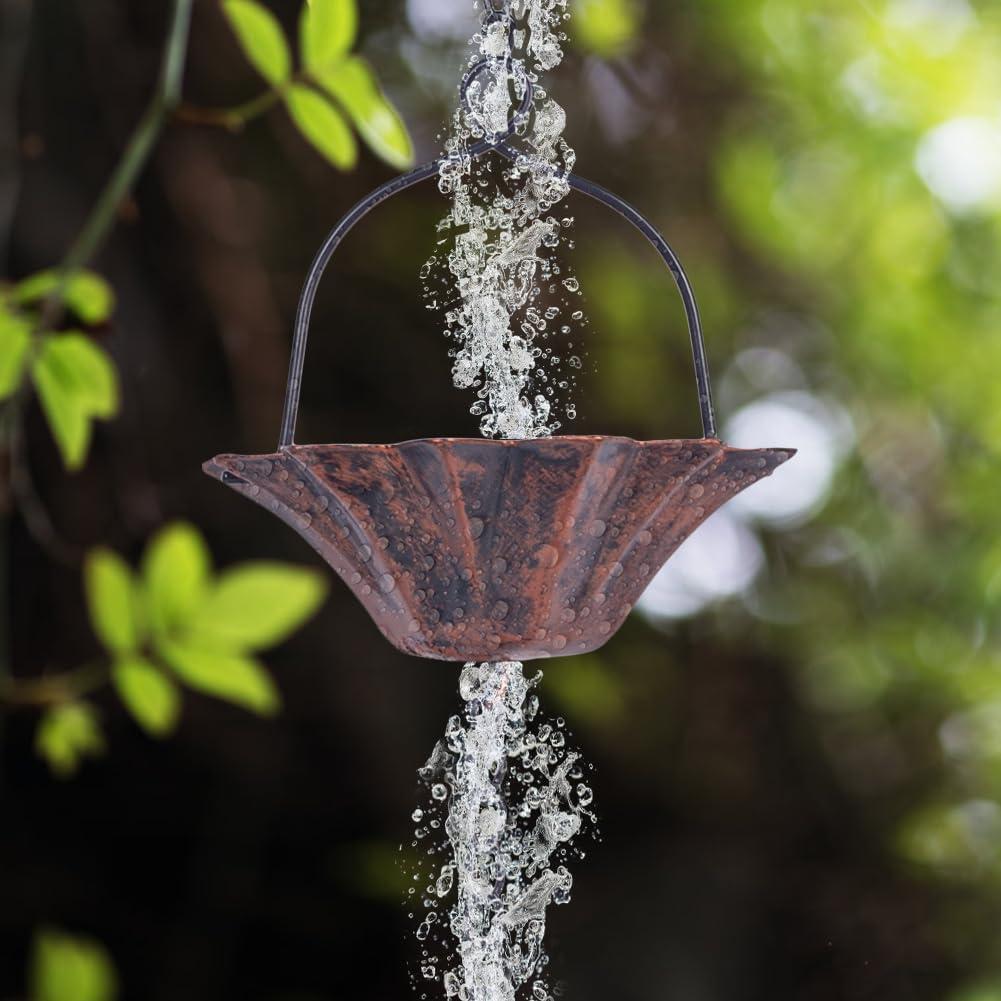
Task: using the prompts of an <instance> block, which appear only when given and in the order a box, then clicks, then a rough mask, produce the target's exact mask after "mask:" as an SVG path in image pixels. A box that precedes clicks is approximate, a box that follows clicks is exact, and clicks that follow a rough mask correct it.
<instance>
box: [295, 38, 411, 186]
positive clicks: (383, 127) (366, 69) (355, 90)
mask: <svg viewBox="0 0 1001 1001" xmlns="http://www.w3.org/2000/svg"><path fill="white" fill-rule="evenodd" d="M314 77H315V79H316V81H317V83H319V84H320V86H322V87H323V88H324V90H326V91H327V93H329V94H330V95H332V96H333V97H335V98H336V99H337V100H338V101H339V102H340V103H341V105H343V107H344V109H345V110H346V111H347V113H348V115H349V116H350V117H351V121H352V122H354V125H355V128H356V129H358V132H359V134H360V135H361V137H362V138H363V139H364V140H365V142H366V143H368V145H369V147H370V148H371V150H372V152H374V153H375V154H376V155H377V156H379V157H381V158H382V159H383V160H385V161H386V163H388V164H390V165H391V166H393V167H396V168H397V169H399V170H404V169H406V168H407V167H411V166H413V163H414V145H413V142H411V139H410V134H409V133H408V132H407V127H406V125H404V124H403V119H402V118H400V115H399V113H398V112H397V110H396V109H395V108H394V107H393V106H392V104H390V103H389V101H388V99H387V98H386V96H385V94H383V92H382V90H381V89H380V88H379V83H378V81H377V80H376V78H375V74H374V73H373V72H372V69H371V67H370V66H369V65H368V63H366V62H365V60H364V59H361V58H359V57H357V56H353V57H351V58H350V59H346V60H344V61H343V62H341V63H338V64H337V65H336V66H333V67H330V68H329V69H324V70H317V71H316V72H315V73H314Z"/></svg>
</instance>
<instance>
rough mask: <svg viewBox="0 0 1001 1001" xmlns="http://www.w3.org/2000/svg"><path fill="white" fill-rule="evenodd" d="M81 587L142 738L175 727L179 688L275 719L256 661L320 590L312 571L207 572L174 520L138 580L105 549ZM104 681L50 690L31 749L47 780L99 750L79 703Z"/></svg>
mask: <svg viewBox="0 0 1001 1001" xmlns="http://www.w3.org/2000/svg"><path fill="white" fill-rule="evenodd" d="M84 584H85V592H86V597H87V608H88V610H89V612H90V621H91V626H92V627H93V630H94V633H95V634H96V636H97V638H98V639H99V640H100V642H101V644H102V646H103V647H104V648H105V650H106V651H107V654H108V657H109V661H110V678H111V681H112V682H113V684H114V687H115V689H116V691H117V692H118V695H119V697H120V699H121V700H122V703H123V704H124V706H125V708H126V709H127V710H128V711H129V712H130V713H131V714H132V716H133V718H134V719H135V720H136V722H137V723H138V724H139V725H140V726H141V727H142V728H143V729H144V730H145V731H146V732H147V733H148V734H150V735H151V736H153V737H164V736H167V735H168V734H170V733H171V732H172V731H173V729H174V727H175V726H176V725H177V721H178V718H179V715H180V709H181V696H180V691H179V688H178V686H179V685H186V686H187V687H189V688H191V689H193V690H194V691H198V692H201V693H203V694H206V695H213V696H215V697H217V698H220V699H224V700H226V701H227V702H231V703H233V704H235V705H238V706H241V707H242V708H244V709H248V710H250V711H251V712H255V713H259V714H261V715H270V714H272V713H275V712H277V711H278V708H279V705H280V698H279V695H278V690H277V688H276V687H275V684H274V682H273V681H272V680H271V677H270V675H269V674H268V673H267V671H266V669H265V668H264V666H263V664H261V663H260V661H258V660H257V658H256V656H255V654H256V653H257V652H259V651H261V650H263V649H267V648H268V647H272V646H274V645H276V644H278V643H281V642H282V641H283V640H284V639H286V638H287V637H288V636H289V635H290V634H291V633H293V632H294V631H295V630H296V629H297V628H298V627H299V626H300V625H301V624H302V623H303V622H304V621H305V620H306V619H308V618H309V617H310V616H312V615H313V614H314V613H315V612H316V610H317V608H318V607H319V605H320V603H321V602H322V601H323V599H324V597H325V595H326V582H325V580H324V578H323V577H322V576H321V575H320V574H319V573H317V572H315V571H312V570H306V569H302V568H297V567H293V566H286V565H284V564H280V563H248V564H245V565H243V566H239V567H234V568H232V569H229V570H225V571H223V572H222V573H220V574H218V575H215V574H214V573H213V571H212V562H211V557H210V556H209V552H208V549H207V547H206V545H205V542H204V540H203V539H202V537H201V535H200V534H199V533H198V531H197V530H196V529H195V528H193V527H192V526H191V525H187V524H183V523H177V524H174V525H169V526H167V527H166V528H165V529H163V530H162V531H161V532H160V533H159V534H158V535H157V536H156V537H155V538H154V539H153V540H152V541H151V542H150V544H149V546H148V547H147V549H146V553H145V555H144V557H143V561H142V569H141V572H140V573H139V574H136V573H134V572H133V570H132V569H131V567H129V565H128V564H127V563H126V562H125V561H124V560H123V559H121V557H119V556H118V555H117V554H116V553H113V552H111V551H110V550H107V549H103V548H98V549H94V550H92V551H91V552H90V553H89V554H88V556H87V559H86V562H85V565H84ZM104 680H105V674H104V672H102V671H101V670H100V669H98V670H97V671H96V672H95V670H94V669H92V668H82V669H80V671H78V672H76V673H75V674H69V675H67V676H65V677H64V678H63V679H62V680H61V681H58V680H57V681H56V683H55V687H54V688H53V687H52V682H50V683H49V684H50V691H52V692H53V693H54V694H52V695H51V696H50V698H51V699H52V700H53V701H55V703H56V704H55V705H54V706H53V707H52V708H51V709H49V710H48V711H47V712H46V713H45V714H44V715H43V716H42V718H41V721H40V722H39V726H38V737H37V741H36V746H37V748H38V751H39V753H40V754H42V755H43V756H44V757H45V758H46V759H47V760H48V762H49V764H50V766H51V767H52V770H53V771H54V772H55V773H56V774H57V775H60V776H67V775H71V774H72V773H73V772H74V771H76V769H77V767H78V766H79V764H80V762H81V760H82V758H84V757H85V756H87V755H94V754H99V753H100V752H101V751H102V750H103V748H104V742H103V738H102V736H101V729H100V725H99V722H98V719H97V716H96V713H95V711H94V710H93V709H92V708H91V707H90V706H89V705H88V704H87V703H85V702H82V701H80V700H79V697H78V696H79V695H80V694H83V693H85V692H86V691H88V690H89V689H90V688H92V687H94V686H95V685H96V684H100V683H101V682H103V681H104ZM60 684H61V685H62V687H61V688H60V687H59V686H60Z"/></svg>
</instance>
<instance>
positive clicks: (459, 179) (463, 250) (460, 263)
mask: <svg viewBox="0 0 1001 1001" xmlns="http://www.w3.org/2000/svg"><path fill="white" fill-rule="evenodd" d="M567 5H568V0H506V2H505V3H504V4H503V9H502V10H498V9H496V4H495V3H494V2H493V0H484V6H485V7H486V8H487V11H488V13H487V14H486V16H485V17H484V22H483V26H482V28H481V29H480V31H479V32H478V33H477V34H476V35H475V36H474V38H473V46H474V53H473V55H472V56H471V57H470V68H472V67H474V66H478V67H479V68H478V69H477V70H476V72H475V73H474V74H473V76H472V79H471V80H470V81H469V86H468V88H467V90H466V94H465V101H464V102H462V103H461V104H460V107H459V109H458V110H457V111H456V113H455V115H454V117H453V120H452V129H451V134H450V136H449V139H448V142H447V144H446V152H447V153H448V154H449V155H448V157H447V158H446V159H444V160H443V162H442V166H441V170H440V173H439V178H438V186H439V188H440V189H441V191H442V193H444V194H446V195H448V196H449V198H450V201H451V205H450V209H449V212H448V214H447V215H446V216H445V218H444V219H443V220H442V221H441V223H440V224H439V226H438V231H439V234H440V240H439V244H438V247H439V250H438V252H437V253H436V254H435V256H433V257H432V258H431V260H430V261H428V262H427V264H425V266H424V268H423V269H422V271H421V278H422V279H423V280H424V282H425V286H424V288H425V297H426V300H427V305H428V308H431V309H441V308H444V310H445V321H446V330H445V333H446V336H448V337H450V338H451V339H453V340H454V341H455V342H456V346H455V347H454V348H453V349H452V350H451V351H450V356H451V357H452V358H453V359H454V361H453V366H452V378H453V382H454V383H455V385H456V386H457V387H459V388H461V389H474V390H476V396H477V400H476V402H475V403H474V404H473V405H472V407H471V408H470V410H471V412H472V413H473V414H475V415H477V416H479V417H480V432H481V433H482V434H483V435H484V436H486V437H503V438H537V437H542V436H545V435H550V434H553V433H554V432H555V431H556V430H557V429H558V428H560V427H561V421H560V419H559V418H560V416H565V417H566V418H569V419H573V418H574V417H575V416H576V409H575V407H574V404H573V402H572V400H570V399H568V398H566V395H565V394H566V393H567V392H568V391H570V390H571V389H572V388H573V386H574V382H575V380H574V373H575V372H576V371H577V370H579V369H580V368H581V367H582V362H581V360H580V358H579V357H578V356H577V355H572V356H570V357H569V358H568V359H567V363H566V364H567V366H568V368H569V369H570V371H569V372H567V373H565V374H564V373H562V372H561V368H562V366H563V361H562V359H561V358H560V355H559V352H558V351H556V350H554V348H553V346H552V344H551V343H550V344H546V343H545V342H546V341H548V340H549V339H550V338H551V337H552V336H553V335H554V334H559V335H562V336H563V337H564V338H566V337H567V336H568V335H571V334H572V333H573V331H574V327H575V326H576V327H577V328H578V329H579V328H580V327H581V326H583V325H584V324H586V320H585V318H584V312H583V310H582V309H581V308H580V302H579V298H580V296H581V292H580V285H579V282H578V281H577V278H576V277H575V276H574V274H573V272H572V271H571V270H569V268H568V267H567V266H566V265H565V264H564V263H561V262H560V261H559V260H558V259H557V256H556V253H557V251H558V250H559V249H560V248H561V247H565V248H566V249H572V248H573V244H572V242H571V241H570V240H569V239H568V232H569V230H570V229H571V228H572V226H573V219H572V218H570V217H569V216H562V217H560V215H559V214H557V213H555V212H554V210H555V209H557V208H558V207H559V205H560V203H561V202H562V201H563V200H564V199H565V198H566V196H567V194H568V193H569V190H570V188H569V184H568V183H567V181H566V175H567V174H568V173H569V172H570V171H571V170H572V169H573V166H574V161H575V154H574V151H573V150H572V149H571V148H570V146H569V145H568V144H567V142H566V140H565V139H564V138H563V130H564V128H565V126H566V115H565V113H564V111H563V109H562V108H561V107H560V106H559V104H557V103H556V101H554V100H553V99H552V98H551V97H549V96H548V94H547V93H546V92H545V90H544V89H543V88H542V86H541V83H540V78H541V74H542V73H543V72H545V71H549V70H552V69H554V68H555V67H556V66H558V65H559V64H560V62H561V61H562V59H563V48H562V44H563V42H564V41H565V40H566V36H565V34H564V33H563V30H562V26H563V23H564V22H565V21H566V20H567V18H568V17H569V14H568V13H567ZM529 88H531V90H532V97H533V101H532V112H531V115H530V116H528V117H527V118H526V119H525V120H524V121H520V120H519V121H518V126H517V128H516V130H515V136H514V137H512V138H511V140H510V142H511V143H512V144H513V145H514V146H516V147H517V149H518V150H519V152H518V153H517V154H516V155H515V156H514V157H513V159H511V160H508V159H504V158H502V157H501V156H500V155H499V154H494V155H492V156H491V157H484V158H473V157H472V156H471V155H470V148H471V146H472V145H473V144H475V143H477V142H480V141H482V140H488V141H491V142H497V141H498V140H499V138H500V137H502V136H505V135H506V134H507V133H508V131H509V129H510V127H511V123H512V122H513V121H515V120H516V119H517V114H518V109H519V108H521V107H522V106H523V105H524V103H525V99H526V97H527V96H528V91H529ZM443 303H444V306H442V304H443ZM568 347H570V348H572V347H573V344H572V343H569V344H568ZM561 408H562V413H561V412H560V410H561ZM541 677H542V675H541V673H540V674H538V675H536V676H535V677H533V678H532V679H526V677H525V674H524V670H523V667H522V665H521V664H519V663H517V662H503V663H488V664H475V663H471V664H467V665H466V666H465V668H464V670H463V671H462V674H461V677H460V679H459V692H460V695H461V696H462V698H463V700H464V701H465V709H464V712H463V714H462V715H461V716H453V717H452V718H451V719H450V720H449V722H448V726H447V727H446V730H445V737H444V739H443V740H441V741H439V742H438V744H437V745H436V747H435V749H434V751H433V752H432V754H431V757H430V758H429V759H428V761H427V763H426V764H425V765H424V766H423V767H422V768H421V769H420V771H419V774H420V777H421V780H422V782H423V783H424V785H425V786H426V790H427V797H426V801H425V803H424V805H422V806H421V807H419V808H418V809H416V810H415V811H414V813H413V817H412V819H413V821H414V823H415V824H416V825H417V826H416V828H415V830H414V841H413V847H414V848H417V849H423V852H422V855H421V861H420V863H419V864H418V866H417V868H416V870H415V871H413V872H412V873H411V876H412V879H413V882H414V885H413V886H412V887H411V890H410V896H411V897H418V899H420V900H421V904H422V906H421V907H415V908H414V909H413V910H412V911H411V912H410V914H411V917H412V918H413V920H414V921H415V923H416V924H417V927H416V931H415V935H416V938H417V940H418V942H419V943H420V948H421V961H420V969H419V973H418V972H415V975H414V984H415V987H416V988H417V989H418V992H419V993H420V996H421V997H422V998H428V997H429V996H430V995H429V993H428V991H429V990H430V991H433V992H434V993H435V995H436V996H440V991H444V995H445V997H446V998H457V999H458V1001H514V999H515V998H516V996H517V995H518V994H519V992H520V991H522V990H523V989H524V990H526V991H530V992H531V997H532V998H533V999H534V1001H552V999H553V993H552V991H551V988H550V986H549V983H548V981H547V978H546V968H547V965H548V962H549V960H548V957H547V955H546V951H545V948H544V937H545V932H546V917H547V913H548V910H549V907H550V905H552V904H557V905H559V904H565V903H567V902H568V901H569V899H570V892H571V888H572V886H573V876H572V875H571V873H570V870H569V868H568V866H567V863H568V862H569V861H571V859H573V858H582V857H583V855H584V852H583V851H582V850H581V849H580V848H579V847H577V845H578V841H579V838H580V835H581V833H582V832H583V831H585V830H587V831H590V832H591V833H592V834H595V835H596V833H597V832H596V826H595V823H596V822H595V816H594V813H593V812H592V811H591V809H590V805H591V802H592V800H593V792H592V790H591V787H590V786H589V785H588V784H587V783H586V782H585V781H584V776H585V772H586V771H587V770H588V769H589V768H590V766H585V765H584V764H583V763H582V761H581V759H580V755H579V753H578V752H576V751H574V750H570V749H568V747H567V735H566V729H565V724H564V721H563V720H562V719H557V720H556V721H555V724H554V723H550V722H546V721H544V720H543V719H542V718H541V717H540V716H539V699H538V696H537V695H536V694H534V692H533V689H534V687H535V686H536V685H537V684H538V682H539V679H540V678H541ZM420 887H423V893H421V892H420V889H419V888H420Z"/></svg>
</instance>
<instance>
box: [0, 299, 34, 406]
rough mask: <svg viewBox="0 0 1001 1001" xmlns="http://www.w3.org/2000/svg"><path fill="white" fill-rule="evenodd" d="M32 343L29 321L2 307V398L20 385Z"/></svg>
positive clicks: (0, 370)
mask: <svg viewBox="0 0 1001 1001" xmlns="http://www.w3.org/2000/svg"><path fill="white" fill-rule="evenodd" d="M30 344H31V325H30V324H29V323H28V321H27V320H25V319H24V318H22V317H20V316H14V315H12V314H11V313H8V312H6V311H5V310H4V309H3V308H2V307H0V400H5V399H7V397H8V396H10V395H11V393H13V392H14V391H15V390H16V389H17V388H18V386H20V384H21V378H22V376H23V374H24V363H25V360H26V359H27V357H28V348H29V346H30Z"/></svg>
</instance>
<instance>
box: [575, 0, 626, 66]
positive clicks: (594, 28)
mask: <svg viewBox="0 0 1001 1001" xmlns="http://www.w3.org/2000/svg"><path fill="white" fill-rule="evenodd" d="M639 27H640V9H639V6H638V4H637V3H636V0H577V6H576V9H575V11H574V37H575V38H576V40H577V43H578V44H579V45H580V46H581V47H582V48H584V49H587V50H589V51H590V52H593V53H595V55H599V56H602V57H603V58H606V59H608V58H611V57H613V56H619V55H622V53H623V52H625V51H626V50H627V49H629V48H630V46H631V45H632V43H633V42H634V41H635V40H636V36H637V34H638V32H639Z"/></svg>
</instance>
